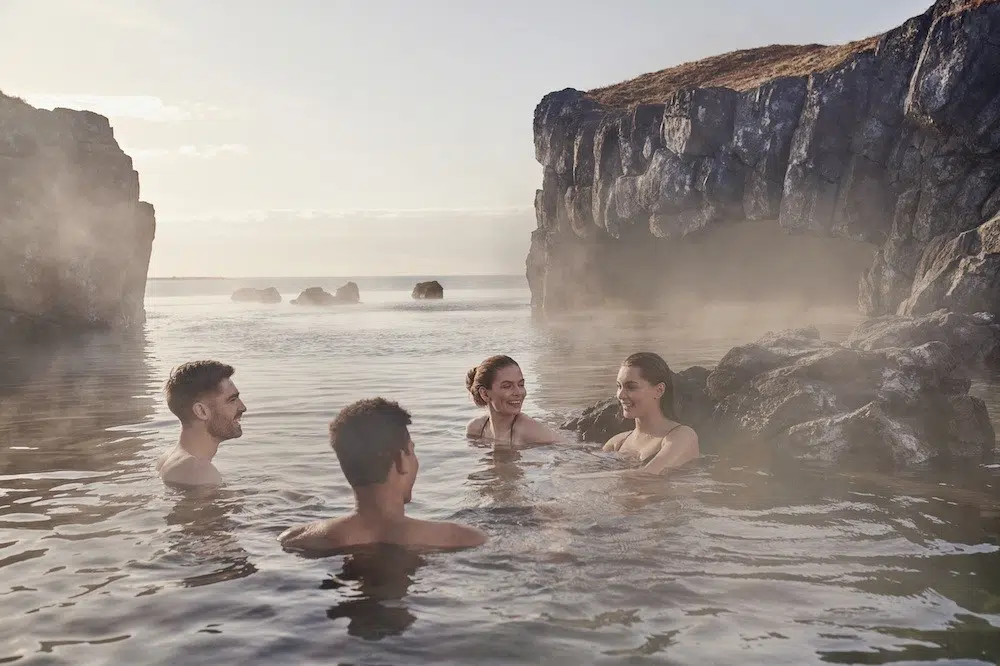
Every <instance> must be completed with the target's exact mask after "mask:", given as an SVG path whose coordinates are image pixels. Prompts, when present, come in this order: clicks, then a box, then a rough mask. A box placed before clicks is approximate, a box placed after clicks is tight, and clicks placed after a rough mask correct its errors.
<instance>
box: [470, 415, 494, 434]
mask: <svg viewBox="0 0 1000 666" xmlns="http://www.w3.org/2000/svg"><path fill="white" fill-rule="evenodd" d="M489 418H490V417H489V416H477V417H476V418H474V419H472V420H471V421H469V425H467V426H466V427H465V435H466V436H467V437H479V436H480V435H481V434H482V432H483V427H484V426H485V425H486V420H487V419H489Z"/></svg>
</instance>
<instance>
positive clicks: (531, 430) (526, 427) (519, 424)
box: [514, 414, 563, 445]
mask: <svg viewBox="0 0 1000 666" xmlns="http://www.w3.org/2000/svg"><path fill="white" fill-rule="evenodd" d="M514 432H515V434H516V435H517V438H518V439H519V440H521V442H522V443H524V444H528V445H532V444H555V443H556V442H561V441H563V437H562V436H561V435H560V434H559V433H558V432H556V431H555V430H554V429H553V428H551V427H550V426H548V425H546V424H544V423H542V422H541V421H538V420H537V419H533V418H532V417H530V416H528V415H527V414H522V415H521V416H519V417H518V419H517V421H515V423H514Z"/></svg>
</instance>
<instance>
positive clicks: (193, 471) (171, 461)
mask: <svg viewBox="0 0 1000 666" xmlns="http://www.w3.org/2000/svg"><path fill="white" fill-rule="evenodd" d="M159 472H160V478H162V479H163V482H164V483H171V484H175V485H179V486H218V485H221V484H222V475H221V474H219V470H217V469H216V468H215V465H213V464H212V463H210V462H209V461H207V460H199V459H198V458H195V457H194V456H190V455H181V456H173V457H169V456H168V457H167V458H166V459H164V460H163V461H162V462H161V463H160V464H159Z"/></svg>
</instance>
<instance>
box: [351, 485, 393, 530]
mask: <svg viewBox="0 0 1000 666" xmlns="http://www.w3.org/2000/svg"><path fill="white" fill-rule="evenodd" d="M354 507H355V508H354V511H355V513H357V514H358V516H360V517H361V518H362V519H364V520H370V521H372V522H380V523H382V522H391V521H397V520H401V519H402V518H403V517H404V515H405V510H404V504H403V500H402V499H401V498H400V497H399V494H398V493H397V492H394V490H393V489H392V488H390V487H389V486H388V485H386V484H384V483H382V484H378V485H374V486H366V487H364V488H355V489H354Z"/></svg>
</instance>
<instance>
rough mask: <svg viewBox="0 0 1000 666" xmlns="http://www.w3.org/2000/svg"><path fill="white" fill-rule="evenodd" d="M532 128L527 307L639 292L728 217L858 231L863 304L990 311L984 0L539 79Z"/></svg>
mask: <svg viewBox="0 0 1000 666" xmlns="http://www.w3.org/2000/svg"><path fill="white" fill-rule="evenodd" d="M534 139H535V154H536V157H537V159H538V161H539V162H540V163H541V164H542V166H543V167H544V176H543V183H542V189H540V190H538V192H537V194H536V198H535V208H536V213H537V219H538V228H537V230H536V231H535V232H533V235H532V241H531V249H530V251H529V254H528V257H527V262H526V263H527V277H528V282H529V285H530V288H531V292H532V301H533V304H534V305H535V306H536V307H543V308H546V309H562V308H574V307H586V306H591V305H598V304H602V303H607V302H615V301H618V302H633V303H635V302H638V301H640V300H643V299H648V298H650V297H653V296H655V295H656V292H657V291H658V290H664V289H667V288H668V285H666V284H664V282H665V280H666V278H665V277H664V270H665V269H664V267H665V266H667V265H669V264H671V263H672V262H675V261H676V260H678V258H680V257H683V255H684V253H685V251H686V250H685V248H686V247H688V246H690V245H691V244H693V243H696V242H697V239H699V238H704V237H705V236H706V235H709V234H711V233H713V230H714V229H718V228H723V227H725V228H731V227H734V226H739V225H746V228H748V229H749V228H765V227H766V228H768V229H771V230H773V231H778V230H780V231H781V232H784V233H783V234H782V235H784V236H788V235H792V236H802V235H808V236H811V237H813V240H815V239H816V238H819V239H823V238H825V239H828V240H826V241H823V242H828V243H834V242H848V240H847V239H849V240H850V241H856V242H858V244H859V245H862V244H864V245H866V246H867V247H869V248H871V250H872V252H871V253H870V254H869V255H868V256H867V257H866V258H865V260H864V263H863V264H862V266H859V268H858V269H857V271H856V272H855V273H854V277H852V278H851V284H850V289H851V290H852V291H853V290H854V288H855V285H857V290H858V294H857V300H858V304H859V306H860V308H861V309H862V311H863V312H865V313H866V314H869V315H879V314H886V313H899V314H914V315H916V314H923V313H927V312H930V311H933V310H936V309H938V308H947V309H949V310H955V311H965V312H976V311H984V310H985V311H989V312H993V313H997V314H1000V290H998V289H997V286H998V280H1000V277H998V275H1000V217H998V214H1000V4H996V0H993V1H984V0H948V1H946V0H939V1H938V2H937V3H935V4H934V5H933V6H932V7H930V9H928V10H927V12H925V13H924V14H922V15H920V16H917V17H914V18H912V19H910V20H909V21H907V22H906V23H904V24H903V25H901V26H899V27H898V28H895V29H893V30H890V31H889V32H887V33H885V34H882V35H878V36H875V37H872V38H869V39H865V40H861V41H858V42H854V43H851V44H846V45H842V46H819V45H808V46H771V47H762V48H759V49H751V50H748V51H741V52H736V53H730V54H726V55H722V56H717V57H714V58H709V59H706V60H703V61H700V62H696V63H688V64H686V65H681V66H679V67H675V68H672V69H669V70H664V71H661V72H656V73H652V74H646V75H643V76H640V77H638V78H636V79H633V80H631V81H626V82H624V83H621V84H617V85H614V86H610V87H607V88H602V89H598V90H592V91H589V92H581V91H578V90H574V89H566V90H562V91H558V92H553V93H550V94H549V95H546V96H545V97H544V98H543V99H542V101H541V102H540V103H539V105H538V107H537V108H536V110H535V119H534ZM754 221H760V222H754ZM765 221H768V222H765ZM762 225H763V226H762ZM837 239H839V240H837ZM790 277H791V276H790Z"/></svg>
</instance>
